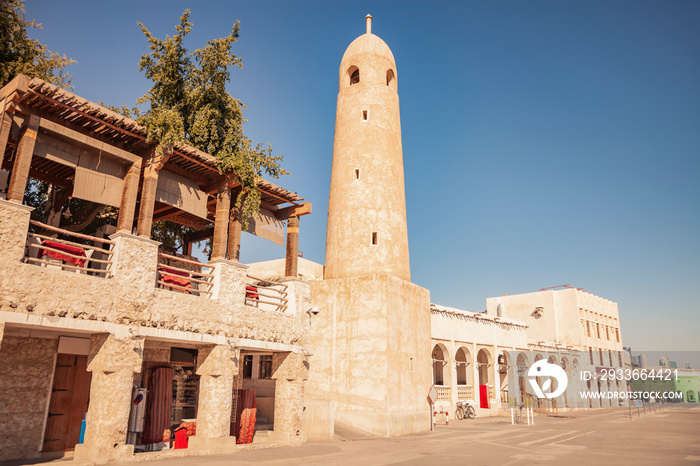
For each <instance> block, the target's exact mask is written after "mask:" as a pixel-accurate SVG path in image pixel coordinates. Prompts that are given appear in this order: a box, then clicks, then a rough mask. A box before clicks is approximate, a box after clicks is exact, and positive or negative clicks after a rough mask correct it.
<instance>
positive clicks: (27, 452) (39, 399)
mask: <svg viewBox="0 0 700 466" xmlns="http://www.w3.org/2000/svg"><path fill="white" fill-rule="evenodd" d="M57 345H58V341H57V340H51V339H43V338H17V337H13V336H8V335H5V337H4V339H3V340H2V347H0V360H2V362H3V370H2V372H0V432H2V441H1V442H0V461H5V460H11V459H16V458H38V457H39V450H40V449H41V447H42V442H43V439H44V426H45V423H46V415H47V411H46V410H47V409H48V402H49V395H50V394H51V385H52V383H53V369H54V365H55V360H56V359H55V354H56V347H57Z"/></svg>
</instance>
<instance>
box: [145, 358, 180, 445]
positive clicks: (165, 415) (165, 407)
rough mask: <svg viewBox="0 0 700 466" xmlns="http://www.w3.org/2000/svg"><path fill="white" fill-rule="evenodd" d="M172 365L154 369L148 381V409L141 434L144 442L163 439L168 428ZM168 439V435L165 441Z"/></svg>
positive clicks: (170, 405)
mask: <svg viewBox="0 0 700 466" xmlns="http://www.w3.org/2000/svg"><path fill="white" fill-rule="evenodd" d="M173 374H174V370H173V368H172V367H159V368H157V369H154V370H153V372H152V373H151V377H150V379H149V381H148V398H147V400H148V411H147V412H146V428H145V430H144V434H143V442H144V443H158V442H163V441H166V440H165V438H164V437H165V436H164V434H163V433H164V432H165V430H166V429H169V428H170V419H171V413H170V409H171V407H172V400H173ZM169 440H170V436H169V435H168V439H167V441H169Z"/></svg>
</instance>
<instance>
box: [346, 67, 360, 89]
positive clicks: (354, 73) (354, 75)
mask: <svg viewBox="0 0 700 466" xmlns="http://www.w3.org/2000/svg"><path fill="white" fill-rule="evenodd" d="M348 74H349V75H350V85H351V86H352V85H353V84H357V83H359V82H360V69H359V68H358V67H356V66H351V67H350V69H349V70H348Z"/></svg>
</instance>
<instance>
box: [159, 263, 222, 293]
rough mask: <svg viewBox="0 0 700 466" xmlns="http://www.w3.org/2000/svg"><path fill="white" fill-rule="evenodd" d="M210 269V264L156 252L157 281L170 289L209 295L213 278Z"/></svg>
mask: <svg viewBox="0 0 700 466" xmlns="http://www.w3.org/2000/svg"><path fill="white" fill-rule="evenodd" d="M205 269H207V270H206V272H205ZM211 270H212V267H211V266H210V265H207V264H205V263H203V262H200V261H198V260H192V259H186V258H183V257H177V256H172V255H170V254H164V253H162V252H159V253H158V281H157V283H158V285H159V286H161V287H163V288H167V289H169V290H172V291H179V292H182V293H190V294H194V295H197V296H207V297H210V296H211V295H212V291H211V287H212V280H213V278H214V274H212V273H210V272H211Z"/></svg>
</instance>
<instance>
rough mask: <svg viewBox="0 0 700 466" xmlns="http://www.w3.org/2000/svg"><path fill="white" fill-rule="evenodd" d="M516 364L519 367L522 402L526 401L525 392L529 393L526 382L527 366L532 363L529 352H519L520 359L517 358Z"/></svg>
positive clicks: (519, 397)
mask: <svg viewBox="0 0 700 466" xmlns="http://www.w3.org/2000/svg"><path fill="white" fill-rule="evenodd" d="M515 365H516V367H517V374H518V389H519V393H518V400H520V403H524V402H525V398H524V397H525V393H527V385H526V384H525V374H526V373H527V368H528V366H529V365H530V363H529V360H528V358H527V354H525V353H518V359H517V360H516V363H515Z"/></svg>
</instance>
